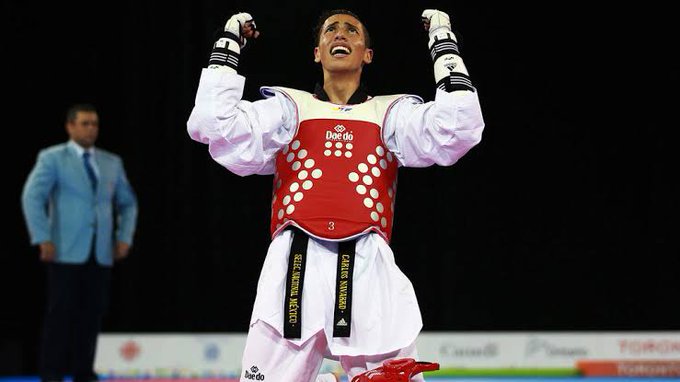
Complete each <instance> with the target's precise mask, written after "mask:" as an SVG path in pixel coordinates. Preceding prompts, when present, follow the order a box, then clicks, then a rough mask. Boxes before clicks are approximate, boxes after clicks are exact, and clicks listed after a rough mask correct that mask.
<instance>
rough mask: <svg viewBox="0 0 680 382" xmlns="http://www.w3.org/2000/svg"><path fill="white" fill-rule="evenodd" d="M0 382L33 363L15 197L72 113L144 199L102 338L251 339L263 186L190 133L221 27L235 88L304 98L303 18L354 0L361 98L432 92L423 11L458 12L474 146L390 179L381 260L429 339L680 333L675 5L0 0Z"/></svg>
mask: <svg viewBox="0 0 680 382" xmlns="http://www.w3.org/2000/svg"><path fill="white" fill-rule="evenodd" d="M2 4H3V8H2V10H1V13H2V17H1V19H0V22H1V23H2V40H1V41H2V46H1V49H2V58H1V59H0V61H1V64H0V65H1V66H0V68H1V70H0V73H2V88H3V91H2V93H3V101H2V110H3V112H2V116H3V117H4V118H3V121H2V127H3V129H4V132H5V134H4V138H5V140H6V141H5V148H4V149H3V150H2V163H3V164H4V166H3V168H4V169H5V170H6V171H5V172H4V174H5V175H4V176H3V182H2V183H3V188H4V189H5V192H3V195H4V197H3V198H2V201H3V202H2V203H3V206H2V213H3V215H5V217H6V219H5V228H4V229H3V233H2V238H3V240H2V247H3V248H2V252H1V253H0V293H2V294H1V295H0V298H1V300H0V356H1V357H2V358H1V359H2V361H0V363H5V364H6V365H5V366H3V368H4V369H3V368H0V372H8V373H32V372H34V371H35V370H34V368H35V351H36V346H37V343H38V338H39V327H40V321H41V318H42V314H43V304H44V295H45V290H44V287H45V285H44V276H45V274H44V268H43V265H42V264H41V263H40V262H39V261H38V250H37V249H36V248H35V247H31V246H30V245H29V239H28V234H27V232H26V228H25V224H24V221H23V217H22V214H21V208H20V194H21V190H22V186H23V183H24V181H25V179H26V176H27V175H28V173H29V171H30V170H31V168H32V166H33V164H34V161H35V159H36V155H37V153H38V151H39V150H40V149H41V148H43V147H46V146H49V145H52V144H56V143H60V142H63V141H65V140H66V139H67V135H66V133H65V130H64V127H63V126H64V112H65V110H66V108H67V107H68V106H69V105H71V104H72V103H75V102H91V103H94V104H95V105H97V106H98V108H99V114H100V120H101V125H100V137H99V140H98V142H97V145H98V146H99V147H101V148H104V149H108V150H110V151H113V152H116V153H118V154H120V155H121V156H122V157H123V159H124V161H125V166H126V169H127V173H128V177H129V178H130V181H131V183H132V185H133V186H134V188H135V190H136V192H137V194H138V198H139V204H140V209H139V220H138V230H137V233H136V236H135V239H136V241H135V245H134V247H133V250H132V253H131V256H130V257H129V258H128V259H126V260H125V261H123V262H121V263H119V264H118V265H117V266H116V267H115V268H114V280H113V289H112V293H111V303H112V304H111V311H110V313H109V315H108V316H107V317H106V320H105V322H104V331H106V332H227V331H240V332H244V331H245V330H246V328H247V324H248V320H249V318H250V311H251V307H252V303H253V301H254V295H255V288H256V283H257V279H258V276H259V271H260V266H261V264H262V261H263V259H264V255H265V253H266V248H267V245H268V242H269V237H268V235H269V233H268V219H269V211H268V206H269V201H270V193H271V177H270V176H251V177H244V178H242V177H238V176H236V175H234V174H231V173H229V172H228V171H227V170H226V169H224V168H222V167H220V166H219V165H218V164H217V163H216V162H214V161H213V160H212V159H211V158H210V156H209V154H208V152H207V147H206V146H204V145H202V144H199V143H197V142H194V141H192V140H191V139H190V138H189V136H188V135H187V133H186V120H187V118H188V116H189V113H190V112H191V108H192V106H193V100H194V95H195V91H196V87H197V84H198V79H199V76H200V72H201V68H202V67H204V66H205V65H206V64H207V61H208V56H209V53H210V49H211V46H212V43H213V41H214V32H215V30H217V29H219V28H221V27H222V25H223V24H224V22H225V21H226V20H227V19H228V17H229V16H230V15H231V14H232V13H234V12H237V11H242V10H245V11H249V12H250V13H251V14H253V15H254V17H255V20H256V22H257V25H258V27H259V29H260V30H261V31H262V35H261V37H260V38H259V39H258V40H256V41H255V42H254V43H251V44H250V45H249V46H248V47H246V49H245V50H244V51H243V56H242V59H241V66H240V68H241V72H242V74H244V75H245V76H246V77H247V82H246V90H245V96H244V98H246V99H248V100H256V99H259V98H260V97H259V93H258V88H259V86H261V85H282V86H290V87H296V88H301V89H307V90H311V89H313V85H314V83H315V82H316V81H317V80H319V79H320V71H319V70H318V68H317V67H316V65H315V64H314V63H313V56H312V48H313V44H312V33H311V31H312V27H313V25H314V24H315V22H316V19H317V17H318V15H319V13H320V11H321V10H322V9H332V8H336V7H345V8H349V9H352V10H354V11H355V12H357V13H358V14H359V15H360V16H362V19H363V21H364V23H365V24H366V26H367V27H368V29H369V31H370V33H371V36H372V38H373V41H374V48H375V60H374V62H373V64H371V65H370V66H368V67H366V70H365V72H364V81H365V83H366V85H367V87H368V89H369V91H370V92H371V93H372V94H389V93H414V94H418V95H421V96H422V97H423V98H425V99H426V100H432V98H433V96H434V80H433V74H432V65H431V61H430V58H429V52H428V50H427V38H426V34H425V32H424V31H423V30H422V28H421V25H420V21H419V19H420V13H421V12H422V10H423V9H425V8H439V9H442V10H445V11H447V12H449V14H450V15H451V17H452V20H453V24H454V29H455V30H457V31H458V39H459V43H460V47H461V53H462V56H463V58H464V60H465V63H466V65H467V66H468V69H469V72H470V75H471V77H472V79H473V83H474V85H475V86H476V87H477V89H478V92H479V96H480V100H481V104H482V110H483V113H484V118H485V122H486V128H485V131H484V136H483V140H482V142H481V143H480V144H479V145H478V146H476V147H475V148H473V149H472V150H471V151H470V152H469V153H468V154H467V155H466V156H465V157H463V158H462V159H461V160H460V161H459V162H458V163H457V164H456V165H454V166H452V167H446V168H441V167H432V168H427V169H406V168H404V169H401V170H400V188H399V192H398V198H397V203H396V216H395V229H394V239H393V242H392V247H393V250H394V252H395V256H396V259H397V263H398V264H399V265H400V267H401V268H402V270H403V271H404V273H406V275H407V276H409V277H410V279H411V281H412V282H413V284H414V287H415V289H416V293H417V294H418V297H419V299H420V306H421V309H422V313H423V318H424V322H425V328H424V329H425V330H451V331H466V330H483V331H513V330H522V331H530V330H578V331H591V330H592V331H595V330H597V331H604V330H635V331H643V330H680V298H679V297H678V296H680V283H679V282H678V269H680V259H679V254H680V251H679V245H678V240H677V236H678V235H677V232H678V227H679V224H678V201H677V197H678V186H677V174H678V169H677V166H675V165H674V162H675V157H676V155H675V153H674V152H675V149H676V145H677V140H675V138H674V136H675V132H674V131H675V130H677V128H678V122H677V119H676V118H675V115H676V114H677V113H676V110H677V107H678V102H677V101H678V96H677V88H678V84H679V81H678V72H679V70H678V65H677V62H676V61H675V60H674V59H673V58H672V57H673V56H674V53H673V50H675V49H677V42H675V41H673V37H672V36H674V35H675V36H676V37H677V34H676V33H677V32H673V31H672V30H671V23H670V22H671V20H670V18H671V12H670V11H668V10H664V9H659V8H654V9H652V7H651V6H647V9H645V8H641V7H640V5H639V4H638V7H637V8H622V7H619V8H611V9H594V8H593V7H592V4H589V3H583V4H579V3H574V2H564V3H553V2H549V3H542V4H541V5H538V6H536V5H534V6H530V5H528V4H527V5H521V4H519V5H518V4H515V2H512V3H508V2H505V3H503V4H502V5H492V4H491V3H488V4H480V3H479V2H474V4H473V2H461V3H451V2H443V1H441V2H437V1H430V2H408V3H406V2H404V3H391V5H390V6H389V7H388V6H387V4H386V3H385V2H384V0H383V1H368V0H363V1H346V2H318V1H310V0H305V1H296V2H282V1H277V2H274V1H269V0H267V1H259V2H255V3H252V4H250V3H246V2H244V1H233V2H225V1H198V2H189V1H185V2H180V3H178V4H175V3H168V2H160V1H159V2H152V1H142V2H139V1H116V2H112V1H104V2H72V1H71V2H59V3H58V4H54V3H50V4H40V3H38V2H32V1H3V3H2Z"/></svg>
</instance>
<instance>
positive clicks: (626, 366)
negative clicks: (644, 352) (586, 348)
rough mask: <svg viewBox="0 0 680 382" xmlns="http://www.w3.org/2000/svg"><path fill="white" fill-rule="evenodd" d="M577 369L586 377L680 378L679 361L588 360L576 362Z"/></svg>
mask: <svg viewBox="0 0 680 382" xmlns="http://www.w3.org/2000/svg"><path fill="white" fill-rule="evenodd" d="M578 368H579V370H580V371H581V374H582V375H584V376H586V377H680V360H675V361H671V360H663V361H649V360H641V361H630V360H625V361H624V360H616V361H597V360H592V361H591V360H588V361H580V362H578Z"/></svg>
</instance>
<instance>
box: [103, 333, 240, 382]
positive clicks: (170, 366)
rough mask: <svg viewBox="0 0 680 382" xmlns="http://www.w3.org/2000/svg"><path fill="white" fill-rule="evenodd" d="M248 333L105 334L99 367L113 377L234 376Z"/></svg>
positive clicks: (238, 367)
mask: <svg viewBox="0 0 680 382" xmlns="http://www.w3.org/2000/svg"><path fill="white" fill-rule="evenodd" d="M245 338H246V336H245V334H241V333H238V334H201V335H185V334H103V335H100V337H99V341H98V346H97V358H96V360H95V370H96V371H97V372H98V373H101V374H102V375H107V376H111V377H115V376H125V377H171V378H180V377H192V378H198V377H202V378H206V377H234V376H238V375H239V373H240V369H241V354H242V351H243V347H244V346H245Z"/></svg>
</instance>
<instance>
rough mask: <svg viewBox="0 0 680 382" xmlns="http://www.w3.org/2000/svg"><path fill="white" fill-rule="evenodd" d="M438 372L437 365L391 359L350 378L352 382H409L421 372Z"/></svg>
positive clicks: (403, 359) (406, 359)
mask: <svg viewBox="0 0 680 382" xmlns="http://www.w3.org/2000/svg"><path fill="white" fill-rule="evenodd" d="M433 370H439V364H438V363H434V362H420V361H416V360H415V359H413V358H401V359H391V360H388V361H385V362H383V365H382V366H380V367H377V368H375V369H373V370H368V371H365V372H363V373H361V374H359V375H357V376H356V377H354V378H352V382H409V381H410V380H411V377H413V376H414V375H416V374H418V373H421V372H423V371H433Z"/></svg>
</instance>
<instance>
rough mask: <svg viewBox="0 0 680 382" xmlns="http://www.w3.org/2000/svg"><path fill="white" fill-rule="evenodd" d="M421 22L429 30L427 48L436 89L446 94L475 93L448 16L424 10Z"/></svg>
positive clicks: (434, 10) (435, 11) (439, 12)
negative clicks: (455, 92) (458, 92)
mask: <svg viewBox="0 0 680 382" xmlns="http://www.w3.org/2000/svg"><path fill="white" fill-rule="evenodd" d="M422 20H423V23H425V26H426V27H427V28H429V29H428V32H429V36H430V40H429V42H428V46H429V48H430V54H431V55H432V62H433V63H434V78H435V81H436V83H437V88H439V89H442V90H445V91H447V92H452V91H456V90H469V91H475V88H474V87H473V86H472V82H471V81H470V76H469V75H468V71H467V68H466V67H465V64H464V63H463V59H462V58H461V57H460V52H459V50H458V42H457V40H456V35H454V34H453V32H451V21H450V19H449V15H447V14H446V13H444V12H441V11H438V10H436V9H426V10H425V11H424V12H423V14H422Z"/></svg>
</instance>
